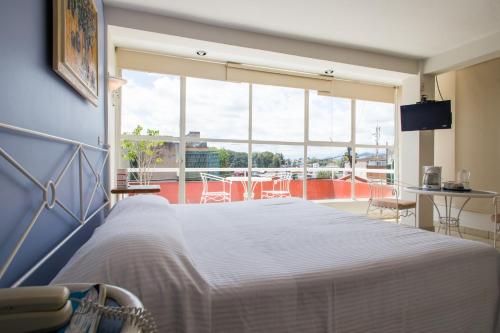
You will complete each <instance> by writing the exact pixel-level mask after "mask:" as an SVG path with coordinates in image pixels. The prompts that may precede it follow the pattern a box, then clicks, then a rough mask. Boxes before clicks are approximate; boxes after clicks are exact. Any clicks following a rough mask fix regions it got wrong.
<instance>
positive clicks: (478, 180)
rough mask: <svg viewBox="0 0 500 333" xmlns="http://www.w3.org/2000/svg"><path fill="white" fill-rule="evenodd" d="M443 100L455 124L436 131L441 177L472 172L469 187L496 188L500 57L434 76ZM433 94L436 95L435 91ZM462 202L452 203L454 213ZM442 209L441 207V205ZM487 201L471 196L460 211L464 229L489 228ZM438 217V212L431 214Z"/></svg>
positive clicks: (498, 186) (499, 180) (499, 157)
mask: <svg viewBox="0 0 500 333" xmlns="http://www.w3.org/2000/svg"><path fill="white" fill-rule="evenodd" d="M438 79H439V83H440V87H441V92H442V94H443V98H444V99H451V101H452V111H453V113H454V114H453V115H454V117H453V120H454V124H453V127H452V129H450V130H440V131H436V141H435V158H436V165H441V166H443V173H444V178H445V179H449V180H455V177H456V171H458V170H460V169H468V170H470V171H471V186H472V187H473V188H476V189H482V190H492V191H496V192H500V171H499V170H500V167H499V166H500V131H499V130H498V125H499V124H500V96H499V94H498V92H499V91H500V59H495V60H491V61H488V62H484V63H481V64H477V65H474V66H471V67H468V68H464V69H461V70H458V71H454V72H448V73H445V74H442V75H439V76H438ZM436 96H437V95H436ZM462 203H463V200H456V201H454V212H453V213H454V214H456V213H458V208H459V207H460V206H461V204H462ZM441 209H442V210H443V211H444V207H441ZM491 213H492V202H491V200H489V199H473V200H471V201H470V202H469V203H468V204H467V205H466V206H465V211H464V212H463V213H462V215H461V225H462V226H464V227H468V228H472V229H479V230H485V231H491V230H492V225H491V223H490V222H489V218H490V215H491ZM434 217H435V219H436V220H437V214H435V215H434Z"/></svg>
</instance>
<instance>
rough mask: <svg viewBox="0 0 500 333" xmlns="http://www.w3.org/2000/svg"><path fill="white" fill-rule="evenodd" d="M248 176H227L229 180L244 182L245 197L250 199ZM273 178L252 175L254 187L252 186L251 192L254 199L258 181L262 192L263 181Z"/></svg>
mask: <svg viewBox="0 0 500 333" xmlns="http://www.w3.org/2000/svg"><path fill="white" fill-rule="evenodd" d="M248 178H249V177H248V176H230V177H226V179H227V180H230V181H232V182H240V183H242V184H243V190H244V193H243V197H244V198H245V200H246V199H248ZM272 180H273V179H272V178H271V177H252V188H251V190H252V191H251V193H252V199H253V197H254V191H255V188H256V186H257V184H258V183H260V184H261V185H260V191H261V192H262V183H263V182H270V181H272Z"/></svg>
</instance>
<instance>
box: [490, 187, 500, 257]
mask: <svg viewBox="0 0 500 333" xmlns="http://www.w3.org/2000/svg"><path fill="white" fill-rule="evenodd" d="M499 204H500V196H497V197H494V198H493V214H492V215H491V222H493V225H494V227H493V247H494V248H496V247H497V235H498V232H499V231H500V230H499V227H500V212H499V211H498V206H499Z"/></svg>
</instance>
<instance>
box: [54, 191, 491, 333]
mask: <svg viewBox="0 0 500 333" xmlns="http://www.w3.org/2000/svg"><path fill="white" fill-rule="evenodd" d="M498 259H499V256H498V253H497V252H496V251H495V250H494V249H493V248H491V247H488V246H487V245H485V244H482V243H479V242H474V241H469V240H463V239H458V238H454V237H449V236H444V235H438V234H435V233H431V232H426V231H422V230H418V229H414V228H410V227H405V226H400V225H395V224H393V223H389V222H384V221H378V220H374V219H369V218H366V217H363V216H358V215H353V214H349V213H346V212H341V211H338V210H335V209H333V208H330V207H326V206H322V205H318V204H315V203H311V202H308V201H304V200H299V199H270V200H255V201H247V202H237V203H230V204H207V205H170V204H168V202H167V201H166V200H164V199H163V198H161V197H158V196H135V197H131V198H128V199H124V200H121V201H120V202H119V203H118V204H117V205H116V206H115V208H114V209H113V211H112V212H111V213H110V215H109V216H108V218H107V219H106V222H105V223H104V224H103V225H102V226H100V227H99V228H97V229H96V230H95V232H94V234H93V236H92V237H91V238H90V240H89V241H88V242H87V243H86V244H84V245H83V246H82V247H81V248H80V249H79V250H78V251H77V252H76V253H75V255H74V256H73V257H72V259H71V260H70V261H69V262H68V263H67V265H66V266H65V267H64V268H63V269H62V270H61V271H60V272H59V274H58V275H57V276H56V278H55V279H54V281H53V283H69V282H96V283H97V282H101V283H108V284H113V285H118V286H120V287H123V288H126V289H128V290H130V291H131V292H133V293H134V294H136V295H137V296H138V297H139V298H140V299H141V300H142V302H143V303H144V306H145V307H146V308H147V309H149V310H150V311H151V312H152V313H153V316H154V318H155V320H156V321H157V324H158V326H159V328H160V332H187V333H192V332H454V333H456V332H492V331H495V329H496V327H495V323H496V320H497V316H498V304H497V303H498V295H499V288H498V286H499V274H498V263H499V260H498Z"/></svg>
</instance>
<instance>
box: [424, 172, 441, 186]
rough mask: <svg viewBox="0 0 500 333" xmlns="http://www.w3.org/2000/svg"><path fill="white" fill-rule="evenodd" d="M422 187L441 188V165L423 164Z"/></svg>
mask: <svg viewBox="0 0 500 333" xmlns="http://www.w3.org/2000/svg"><path fill="white" fill-rule="evenodd" d="M422 188H423V189H424V190H440V189H441V167H439V166H424V177H423V179H422Z"/></svg>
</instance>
